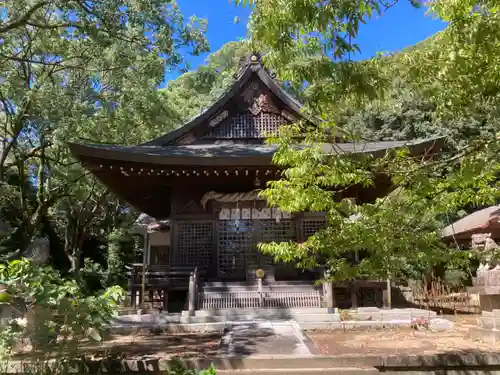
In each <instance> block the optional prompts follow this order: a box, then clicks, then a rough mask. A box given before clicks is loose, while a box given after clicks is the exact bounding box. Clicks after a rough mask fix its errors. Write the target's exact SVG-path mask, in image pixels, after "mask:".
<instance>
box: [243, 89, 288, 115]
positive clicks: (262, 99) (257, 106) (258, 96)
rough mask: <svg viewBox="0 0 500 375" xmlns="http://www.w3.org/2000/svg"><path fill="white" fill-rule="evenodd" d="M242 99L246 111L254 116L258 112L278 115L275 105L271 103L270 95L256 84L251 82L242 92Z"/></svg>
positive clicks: (278, 111)
mask: <svg viewBox="0 0 500 375" xmlns="http://www.w3.org/2000/svg"><path fill="white" fill-rule="evenodd" d="M242 97H243V101H244V103H245V104H246V106H247V109H248V110H249V111H250V112H251V113H252V114H253V115H254V116H257V115H258V114H259V113H260V112H271V113H280V110H279V109H278V107H277V106H276V104H274V103H273V100H272V94H271V93H270V92H268V90H266V89H265V88H264V87H263V86H262V85H261V84H259V83H257V82H252V83H251V84H250V85H249V86H248V88H247V89H246V90H245V91H244V92H243V94H242Z"/></svg>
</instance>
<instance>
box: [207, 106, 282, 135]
mask: <svg viewBox="0 0 500 375" xmlns="http://www.w3.org/2000/svg"><path fill="white" fill-rule="evenodd" d="M286 123H287V121H286V119H285V118H283V117H282V116H280V115H277V114H273V113H266V112H261V113H259V114H258V115H256V116H254V115H253V114H252V113H250V112H245V113H238V114H237V115H235V116H233V117H231V118H230V119H228V120H226V121H224V122H223V123H222V124H220V125H218V126H217V127H216V128H214V129H213V130H212V131H211V132H210V133H209V134H208V135H207V136H206V138H223V139H227V138H266V137H268V136H270V135H273V134H276V132H277V131H278V129H279V127H280V126H281V125H283V124H286Z"/></svg>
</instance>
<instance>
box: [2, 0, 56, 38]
mask: <svg viewBox="0 0 500 375" xmlns="http://www.w3.org/2000/svg"><path fill="white" fill-rule="evenodd" d="M47 4H49V2H48V1H42V2H39V3H37V4H35V5H33V6H32V7H31V8H30V9H28V11H27V12H26V13H25V14H24V16H22V17H21V18H19V19H18V20H16V21H13V22H11V23H8V24H4V25H2V26H0V35H2V34H4V33H6V32H7V31H9V30H12V29H16V28H18V27H21V26H24V25H26V24H27V23H28V22H29V20H30V18H31V16H32V15H33V14H34V13H35V12H36V11H37V10H38V9H41V8H43V7H44V6H45V5H47Z"/></svg>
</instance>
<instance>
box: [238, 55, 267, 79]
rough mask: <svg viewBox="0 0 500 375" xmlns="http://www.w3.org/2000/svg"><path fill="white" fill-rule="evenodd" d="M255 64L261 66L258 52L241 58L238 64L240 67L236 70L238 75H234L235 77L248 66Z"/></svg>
mask: <svg viewBox="0 0 500 375" xmlns="http://www.w3.org/2000/svg"><path fill="white" fill-rule="evenodd" d="M257 64H262V60H261V54H260V53H259V52H250V53H248V54H246V55H245V56H243V57H241V59H240V64H239V65H240V66H239V69H238V73H237V74H236V77H240V76H241V75H242V74H243V72H244V71H245V69H246V68H247V67H248V66H249V65H257Z"/></svg>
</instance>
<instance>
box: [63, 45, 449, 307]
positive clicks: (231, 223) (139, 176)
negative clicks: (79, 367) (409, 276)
mask: <svg viewBox="0 0 500 375" xmlns="http://www.w3.org/2000/svg"><path fill="white" fill-rule="evenodd" d="M300 119H303V120H305V119H304V117H303V114H302V106H301V104H300V103H299V102H298V101H297V100H295V99H294V98H292V97H291V96H290V95H289V94H288V93H286V92H285V91H284V90H283V89H282V88H281V87H280V85H279V84H278V83H277V82H276V81H275V80H274V79H273V77H272V75H271V74H270V73H269V72H268V71H267V70H266V69H265V67H264V66H263V64H262V63H261V59H260V55H259V54H257V53H254V54H251V55H249V56H248V57H247V58H246V60H245V62H244V63H243V64H242V66H241V69H240V72H239V74H238V76H237V79H236V81H235V82H234V84H233V85H232V86H231V87H230V88H229V89H228V90H227V92H226V93H225V94H224V95H222V96H221V97H220V98H219V99H218V100H217V101H216V103H215V104H213V105H212V106H211V107H210V108H208V109H207V110H206V111H204V112H203V113H202V114H200V115H199V116H198V117H196V118H194V119H193V120H191V121H189V122H188V123H187V124H185V125H183V126H181V127H180V128H178V129H177V130H174V131H172V132H170V133H168V134H166V135H163V136H161V137H158V138H156V139H153V140H151V141H149V142H146V143H144V144H140V145H137V146H117V145H107V144H89V143H71V144H70V148H71V151H72V153H73V155H74V156H75V157H76V158H77V159H78V160H79V161H80V162H81V163H82V164H83V165H84V167H85V168H87V169H88V170H89V171H91V172H92V173H93V174H94V175H95V176H96V177H97V178H98V179H99V180H100V181H102V183H104V184H105V185H106V186H107V187H108V188H109V189H110V190H111V191H113V192H114V193H115V194H117V195H118V196H119V197H121V198H123V199H124V200H126V201H127V202H128V203H129V204H130V205H131V206H133V207H134V208H135V209H137V210H138V211H139V212H143V213H145V214H147V215H148V216H150V217H153V218H156V219H158V220H168V223H169V225H168V229H166V230H167V231H168V235H157V237H156V240H155V241H156V242H158V241H159V242H160V243H155V244H154V246H153V245H152V246H148V247H147V248H148V249H149V250H148V254H146V255H145V263H146V268H147V269H148V270H156V271H158V270H163V272H159V273H158V272H156V273H155V272H153V271H151V272H149V273H148V272H146V275H148V276H146V277H145V289H148V290H149V291H150V292H151V293H153V292H154V290H153V289H155V285H156V289H158V290H159V291H160V292H161V293H163V300H164V301H165V302H166V301H167V299H168V298H167V293H170V292H173V291H181V292H184V293H187V291H188V287H189V275H190V273H193V272H194V271H195V270H196V273H195V276H196V308H199V309H210V308H237V307H242V306H243V307H248V308H251V307H259V306H261V307H262V306H263V303H264V305H265V306H268V307H278V306H282V307H319V306H321V305H322V304H323V299H324V297H323V294H324V293H323V289H322V288H317V287H316V286H314V280H317V279H318V278H319V276H320V275H319V273H318V272H317V271H315V270H309V271H302V270H298V269H296V268H294V267H293V266H291V265H287V264H279V263H276V262H274V261H273V259H271V258H269V257H267V256H263V255H262V254H260V253H259V251H258V250H257V244H258V243H261V242H268V241H276V242H280V241H290V240H292V241H303V240H305V239H306V238H307V237H308V236H310V235H312V234H313V233H315V232H316V231H317V230H318V229H320V228H322V227H324V226H325V224H326V219H325V215H324V214H322V213H300V214H290V213H286V212H281V211H280V210H279V209H278V208H275V207H267V205H266V202H265V201H263V200H261V199H260V198H259V197H258V194H257V192H256V191H257V190H258V189H260V188H263V187H265V184H266V182H267V181H269V180H272V179H276V178H278V177H279V174H280V170H279V168H278V167H277V166H276V165H273V163H272V156H273V153H274V151H275V149H276V148H275V146H273V145H268V144H265V142H264V140H265V138H266V135H269V134H270V133H273V132H276V131H277V130H278V129H279V127H280V126H282V125H284V124H288V123H291V122H295V121H297V120H300ZM336 142H339V140H338V139H337V140H336ZM401 147H408V148H409V150H410V152H411V153H413V154H424V153H429V152H433V149H434V148H438V147H440V141H439V140H436V139H429V140H422V141H414V142H410V143H407V142H393V141H390V142H389V141H387V142H372V143H370V142H368V143H363V144H362V145H361V144H355V143H332V144H325V145H324V149H325V152H327V153H328V152H333V151H334V150H337V151H338V150H342V151H343V152H347V153H385V152H386V151H387V150H390V149H394V148H401ZM389 189H390V186H389V185H388V181H387V180H381V181H380V184H379V186H375V187H371V188H363V189H361V188H360V189H357V190H356V191H357V193H356V196H355V197H354V198H356V199H357V200H359V201H367V200H373V199H374V198H376V197H379V196H381V195H385V194H387V192H388V191H389ZM162 239H163V240H162ZM162 241H163V242H165V243H162ZM152 252H154V254H153V253H152ZM160 253H161V254H160ZM260 269H261V270H263V271H264V277H263V281H262V282H261V281H259V283H260V288H264V289H265V290H266V293H267V294H266V299H265V302H263V301H262V299H259V298H256V294H255V293H256V290H257V289H256V288H257V284H259V283H257V281H258V280H256V271H257V270H260ZM259 272H261V271H259ZM153 274H155V275H157V276H158V275H160V279H161V280H160V281H159V280H158V277H157V278H156V281H154V282H153V277H152V276H150V275H153ZM260 276H262V275H260ZM262 283H263V286H262ZM136 284H137V282H136ZM383 285H385V282H382V283H379V282H377V281H366V280H365V281H362V282H361V281H360V282H359V283H350V284H349V285H336V286H335V293H336V296H335V301H336V304H337V305H338V306H339V307H346V306H347V307H349V306H352V305H358V304H359V305H377V304H380V303H381V288H383ZM191 293H193V291H191ZM184 295H186V294H184ZM165 308H166V307H165Z"/></svg>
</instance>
